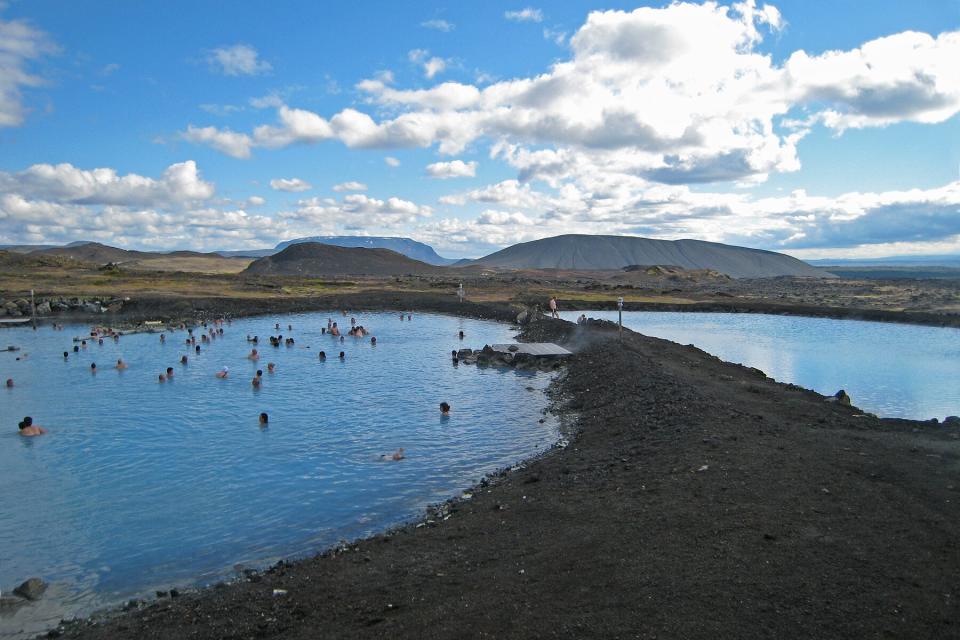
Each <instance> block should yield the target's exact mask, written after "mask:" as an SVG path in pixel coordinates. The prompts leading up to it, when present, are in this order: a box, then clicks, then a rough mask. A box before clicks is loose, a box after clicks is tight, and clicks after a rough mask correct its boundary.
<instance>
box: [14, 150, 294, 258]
mask: <svg viewBox="0 0 960 640" xmlns="http://www.w3.org/2000/svg"><path fill="white" fill-rule="evenodd" d="M214 191H215V189H214V186H213V184H211V183H209V182H206V181H204V180H202V178H201V177H200V174H199V170H198V169H197V166H196V164H195V163H194V162H193V161H186V162H181V163H178V164H174V165H170V166H169V167H167V169H166V170H164V171H163V172H162V173H161V175H160V176H159V177H157V178H151V177H147V176H141V175H137V174H126V175H121V174H120V173H119V172H118V171H116V170H115V169H112V168H100V169H89V170H88V169H81V168H78V167H74V166H73V165H69V164H60V165H48V164H41V165H33V166H31V167H28V168H27V169H25V170H23V171H20V172H16V173H6V172H0V241H2V242H5V243H7V242H9V243H65V242H71V241H74V240H77V239H78V238H84V239H92V240H97V241H100V242H105V243H109V244H114V245H119V246H125V247H143V248H157V249H172V248H183V247H192V248H196V249H217V248H224V247H226V248H229V247H231V246H233V247H237V246H262V245H263V244H265V243H266V240H267V239H270V240H273V239H274V238H276V236H277V235H282V234H286V233H288V232H294V231H295V230H293V229H289V228H287V227H286V226H284V225H282V224H281V225H277V224H276V222H275V221H274V220H273V219H271V218H269V217H265V216H254V215H250V214H248V213H247V212H246V211H244V210H243V209H221V208H218V207H215V206H211V203H212V201H213V200H212V199H213V196H214ZM260 200H261V203H262V199H260ZM250 202H251V204H256V201H255V200H254V198H251V199H250ZM296 231H300V230H296Z"/></svg>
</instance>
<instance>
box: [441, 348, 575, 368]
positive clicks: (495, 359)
mask: <svg viewBox="0 0 960 640" xmlns="http://www.w3.org/2000/svg"><path fill="white" fill-rule="evenodd" d="M454 362H462V363H464V364H476V365H478V366H486V367H513V368H514V369H519V370H526V371H556V370H557V369H559V368H560V367H561V366H562V365H563V359H562V358H558V357H556V356H535V355H531V354H529V353H514V352H507V353H504V352H502V351H496V350H494V348H493V347H491V346H490V345H484V347H483V349H480V350H473V349H460V350H459V351H457V353H456V356H455V357H454Z"/></svg>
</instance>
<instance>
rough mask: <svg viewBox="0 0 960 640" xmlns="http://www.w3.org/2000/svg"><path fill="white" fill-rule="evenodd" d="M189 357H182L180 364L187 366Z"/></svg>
mask: <svg viewBox="0 0 960 640" xmlns="http://www.w3.org/2000/svg"><path fill="white" fill-rule="evenodd" d="M187 362H188V360H187V356H180V364H187Z"/></svg>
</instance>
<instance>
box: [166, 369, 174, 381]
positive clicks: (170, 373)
mask: <svg viewBox="0 0 960 640" xmlns="http://www.w3.org/2000/svg"><path fill="white" fill-rule="evenodd" d="M171 378H173V367H167V380H170V379H171Z"/></svg>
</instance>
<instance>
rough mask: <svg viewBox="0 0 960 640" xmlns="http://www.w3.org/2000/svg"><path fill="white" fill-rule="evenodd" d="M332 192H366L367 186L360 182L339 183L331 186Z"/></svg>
mask: <svg viewBox="0 0 960 640" xmlns="http://www.w3.org/2000/svg"><path fill="white" fill-rule="evenodd" d="M333 190H334V191H336V192H337V193H341V192H343V191H366V190H367V185H365V184H364V183H362V182H357V181H356V180H351V181H349V182H341V183H340V184H335V185H333Z"/></svg>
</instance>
